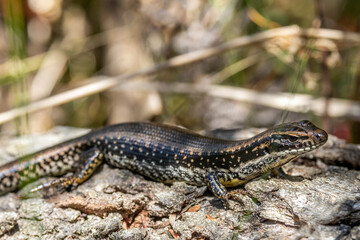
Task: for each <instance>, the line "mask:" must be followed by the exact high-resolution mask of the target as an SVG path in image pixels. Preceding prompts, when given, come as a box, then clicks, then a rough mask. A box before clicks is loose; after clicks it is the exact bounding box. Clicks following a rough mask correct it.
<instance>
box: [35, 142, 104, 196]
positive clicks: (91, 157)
mask: <svg viewBox="0 0 360 240" xmlns="http://www.w3.org/2000/svg"><path fill="white" fill-rule="evenodd" d="M81 158H83V159H84V160H85V161H83V164H82V166H80V167H81V168H80V170H79V171H77V172H76V173H75V174H74V175H72V176H67V177H61V178H58V179H56V180H54V181H50V182H47V183H45V184H41V185H39V186H37V187H36V188H33V189H31V190H30V193H33V192H37V191H39V190H43V189H48V188H52V187H56V186H61V187H63V188H70V187H73V186H77V185H79V184H81V183H83V182H84V181H86V180H87V179H88V178H89V177H90V176H91V175H92V174H93V173H94V172H95V170H96V168H97V167H98V166H99V165H100V164H101V163H102V162H103V160H104V154H103V153H101V152H100V151H99V150H98V149H95V148H94V149H90V150H88V151H86V152H85V153H84V154H82V156H81Z"/></svg>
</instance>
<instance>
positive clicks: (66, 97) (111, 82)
mask: <svg viewBox="0 0 360 240" xmlns="http://www.w3.org/2000/svg"><path fill="white" fill-rule="evenodd" d="M290 36H301V37H312V38H328V39H332V40H341V41H348V42H353V43H355V44H360V34H356V33H346V32H342V31H338V30H331V29H306V30H302V29H300V28H299V27H298V26H288V27H282V28H276V29H270V30H267V31H264V32H261V33H256V34H253V35H250V36H244V37H239V38H237V39H234V40H232V41H229V42H226V43H224V44H222V45H219V46H217V47H213V48H207V49H203V50H198V51H194V52H190V53H187V54H183V55H179V56H177V57H174V58H171V59H169V60H168V61H166V62H164V63H161V64H158V65H155V66H154V67H151V68H148V69H145V70H142V71H139V72H135V73H132V74H127V75H121V76H117V77H113V78H105V79H103V80H99V81H96V82H93V83H90V84H88V85H86V86H81V87H78V88H75V89H72V90H69V91H67V92H64V93H60V94H57V95H54V96H51V97H49V98H46V99H43V100H40V101H37V102H34V103H31V104H29V105H27V106H24V107H20V108H16V109H12V110H9V111H7V112H3V113H1V114H0V124H1V123H4V122H7V121H10V120H12V119H14V118H16V117H18V116H21V115H24V114H27V113H32V112H35V111H39V110H42V109H45V108H49V107H54V106H57V105H60V104H64V103H67V102H70V101H73V100H75V99H79V98H81V97H86V96H89V95H92V94H96V93H100V92H103V91H106V90H108V89H110V88H112V87H114V86H116V85H118V84H120V83H122V82H124V81H125V80H129V79H132V78H135V77H141V76H149V75H151V74H154V73H157V72H160V71H162V70H165V69H169V68H172V67H179V66H183V65H186V64H190V63H193V62H196V61H200V60H203V59H206V58H208V57H211V56H215V55H218V54H220V53H223V52H225V51H228V50H232V49H236V48H239V47H244V46H248V45H251V44H256V43H260V42H264V41H267V40H269V39H272V38H276V37H290ZM268 101H270V102H272V99H268ZM344 101H345V100H344ZM354 114H355V115H356V116H355V117H353V118H355V119H358V118H359V116H357V114H356V113H354ZM338 115H339V116H342V114H338ZM350 115H351V114H350Z"/></svg>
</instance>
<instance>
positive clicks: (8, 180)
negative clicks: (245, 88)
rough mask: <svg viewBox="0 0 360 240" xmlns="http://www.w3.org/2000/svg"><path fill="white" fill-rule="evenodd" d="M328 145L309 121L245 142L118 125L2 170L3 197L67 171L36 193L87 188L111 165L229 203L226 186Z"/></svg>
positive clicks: (0, 186)
mask: <svg viewBox="0 0 360 240" xmlns="http://www.w3.org/2000/svg"><path fill="white" fill-rule="evenodd" d="M326 141H327V134H326V132H325V131H324V130H321V129H319V128H317V127H316V126H315V125H313V124H312V123H311V122H309V121H306V120H304V121H300V122H292V123H285V124H281V125H278V126H275V127H273V128H270V129H268V130H266V131H264V132H262V133H260V134H258V135H256V136H254V137H252V138H250V139H246V140H239V141H230V140H223V139H216V138H210V137H205V136H202V135H199V134H196V133H194V132H191V131H189V130H185V129H182V128H178V127H171V126H167V125H159V124H152V123H125V124H118V125H113V126H109V127H104V128H102V129H99V130H95V131H92V132H90V133H88V134H86V135H84V136H82V137H79V138H75V139H73V140H70V141H67V142H64V143H61V144H59V145H56V146H54V147H50V148H48V149H46V150H43V151H40V152H38V153H36V154H34V155H32V156H27V157H24V158H22V159H20V160H17V161H14V162H11V163H9V164H6V165H4V166H2V167H0V195H1V194H5V193H7V192H10V191H15V190H17V189H19V188H20V187H22V186H23V185H25V184H27V183H28V182H31V181H33V180H35V179H38V178H41V177H45V176H61V175H63V174H65V173H67V172H75V173H74V175H73V176H71V177H66V178H59V179H58V180H55V181H53V182H50V183H48V184H44V185H41V186H39V187H37V188H36V189H34V190H33V191H37V190H39V189H42V188H47V187H51V186H53V185H57V184H60V185H62V186H71V185H77V184H81V183H82V182H83V181H85V180H86V179H88V178H89V177H90V176H91V174H92V173H93V172H94V170H95V169H96V167H97V166H99V165H100V164H101V163H102V162H104V161H105V162H106V163H108V164H110V165H112V166H115V167H119V168H126V169H129V170H132V171H134V172H138V173H140V174H142V175H144V176H147V177H149V178H152V179H154V180H156V181H161V182H165V183H171V182H174V181H184V182H187V183H189V184H193V185H199V186H201V185H207V186H208V187H209V189H210V190H211V191H212V192H213V193H214V195H215V196H216V197H218V198H221V199H228V198H229V197H231V196H232V195H233V194H235V192H228V191H227V190H226V188H225V187H234V186H238V185H242V184H245V183H246V182H248V181H250V180H252V179H254V178H256V177H259V176H260V175H262V174H263V173H264V172H267V171H269V170H276V169H279V167H281V166H282V165H284V164H286V163H287V162H289V161H291V160H293V159H295V158H296V157H298V156H299V155H301V154H303V153H305V152H308V151H311V150H314V149H316V148H318V147H320V146H321V145H323V144H324V143H325V142H326Z"/></svg>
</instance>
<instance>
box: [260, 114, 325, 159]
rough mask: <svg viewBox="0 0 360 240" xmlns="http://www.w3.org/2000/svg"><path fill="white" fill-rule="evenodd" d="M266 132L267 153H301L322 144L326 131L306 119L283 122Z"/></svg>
mask: <svg viewBox="0 0 360 240" xmlns="http://www.w3.org/2000/svg"><path fill="white" fill-rule="evenodd" d="M266 132H267V135H268V137H267V140H268V143H269V144H268V148H267V150H266V151H268V153H270V154H271V153H286V154H289V155H301V154H303V153H304V152H309V151H311V150H314V149H316V148H318V147H320V146H321V145H323V144H324V143H325V142H326V141H327V139H328V135H327V133H326V132H325V131H324V130H322V129H320V128H318V127H316V126H315V125H314V124H313V123H311V122H310V121H308V120H303V121H299V122H290V123H283V124H280V125H278V126H275V127H273V128H271V129H269V130H268V131H266Z"/></svg>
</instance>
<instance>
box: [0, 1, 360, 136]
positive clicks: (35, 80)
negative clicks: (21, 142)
mask: <svg viewBox="0 0 360 240" xmlns="http://www.w3.org/2000/svg"><path fill="white" fill-rule="evenodd" d="M359 9H360V2H357V1H342V0H333V1H324V0H317V1H315V0H305V1H304V0H302V1H300V0H297V1H284V0H266V1H249V0H247V1H235V0H225V1H224V0H221V1H220V0H212V1H205V0H186V1H180V0H178V1H160V0H138V1H133V0H118V1H117V0H105V1H94V0H90V1H67V0H57V1H40V0H27V1H20V0H15V1H14V0H12V1H10V0H4V1H1V18H0V21H1V24H0V86H1V87H2V90H1V99H2V101H1V104H0V109H1V111H2V112H4V111H6V110H9V109H13V108H16V107H19V106H23V105H27V104H28V103H29V102H33V101H36V100H39V99H46V98H47V97H49V96H51V95H54V94H56V93H59V92H64V91H67V90H68V89H72V88H74V87H77V86H82V85H86V84H87V83H89V82H92V81H96V80H93V79H90V78H92V77H95V76H118V75H122V74H128V73H133V72H136V71H140V70H142V69H146V68H148V67H149V66H153V65H155V64H157V63H161V62H164V61H166V60H167V59H169V58H171V57H174V56H177V55H180V54H183V53H187V52H191V51H195V50H198V49H203V48H207V47H213V46H217V45H219V44H220V43H223V42H226V41H229V40H231V39H234V38H237V37H239V36H246V35H250V34H253V33H258V32H261V31H264V30H268V29H273V28H276V27H281V26H287V25H293V24H294V25H298V26H300V27H302V28H317V27H325V28H330V29H338V30H342V31H349V32H358V31H359V17H360V15H359ZM54 51H57V53H60V55H61V56H62V57H59V56H55V55H54V56H53V55H51V54H50V53H51V52H54ZM256 56H258V60H257V61H256V63H255V64H250V65H249V66H247V67H245V68H244V69H241V68H239V69H240V70H236V68H237V67H238V65H237V64H238V63H239V61H241V60H243V59H247V58H249V57H256ZM358 56H360V55H359V47H358V46H356V45H349V44H345V43H342V42H341V41H338V42H336V41H330V40H327V41H324V40H322V41H320V40H317V39H309V40H307V39H298V38H291V37H289V38H281V39H276V40H274V41H268V42H264V43H260V44H254V45H253V46H249V47H246V48H240V49H236V50H231V51H228V52H226V53H224V54H221V55H218V56H216V57H211V58H208V59H206V60H204V61H200V62H197V63H193V64H190V65H187V66H183V67H179V68H177V69H171V70H167V71H164V72H161V73H159V74H156V75H154V76H152V77H149V78H146V79H143V80H145V81H149V82H151V81H156V82H165V83H195V84H200V85H201V84H204V86H205V85H209V84H212V82H211V77H212V76H214V75H216V74H217V73H219V72H221V71H223V70H224V69H225V68H227V67H229V66H231V65H234V69H232V70H231V71H232V72H231V74H230V75H229V76H227V77H226V79H221V80H220V81H219V82H215V83H214V84H220V85H227V86H233V87H240V88H246V89H252V90H255V91H260V92H268V93H282V92H289V93H294V94H295V93H303V94H308V95H311V96H313V97H328V98H342V99H348V100H352V101H354V102H355V103H357V104H359V101H360V78H359V72H358V65H359V57H358ZM46 59H48V60H49V61H50V60H51V62H52V64H50V65H46V64H45V62H46ZM209 79H210V80H209ZM40 90H41V91H40ZM43 90H44V91H43ZM40 92H44V93H40ZM289 101H291V98H290V99H289ZM285 116H286V119H285V120H286V121H291V120H299V119H310V120H312V121H314V122H316V123H317V124H319V125H323V127H324V128H326V129H327V130H328V131H329V132H331V133H333V134H336V135H337V136H339V137H341V138H345V139H347V140H349V141H353V142H360V131H359V130H360V125H359V120H357V121H356V120H354V119H352V120H350V119H346V118H336V119H335V118H329V117H327V116H326V114H325V116H323V117H319V116H315V115H314V114H312V113H310V112H309V113H306V114H300V113H292V112H289V113H288V112H287V111H282V110H275V109H269V108H265V107H261V106H256V105H254V104H244V103H241V102H235V101H230V100H224V99H217V98H209V97H207V96H205V95H204V94H191V95H189V94H179V93H169V92H167V93H160V92H156V91H150V92H137V91H134V90H132V91H126V90H122V89H118V88H114V89H112V90H110V91H106V92H103V93H101V94H95V95H92V96H89V97H84V98H81V99H77V100H74V101H72V102H70V103H66V104H63V105H60V106H57V107H55V108H52V109H49V110H45V111H41V112H39V113H36V114H31V115H30V116H25V117H23V118H20V120H16V124H14V122H10V123H6V124H3V126H2V129H3V131H13V130H12V129H17V130H16V132H17V133H24V132H29V131H45V130H47V129H48V128H50V127H52V126H54V125H64V124H65V125H72V126H78V127H99V126H102V125H105V124H111V123H115V122H122V121H159V122H168V123H173V124H179V125H184V126H186V127H188V128H192V129H202V128H217V127H236V126H244V125H247V126H258V127H260V126H261V127H267V126H271V125H273V124H276V123H278V122H279V121H281V118H282V117H285Z"/></svg>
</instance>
